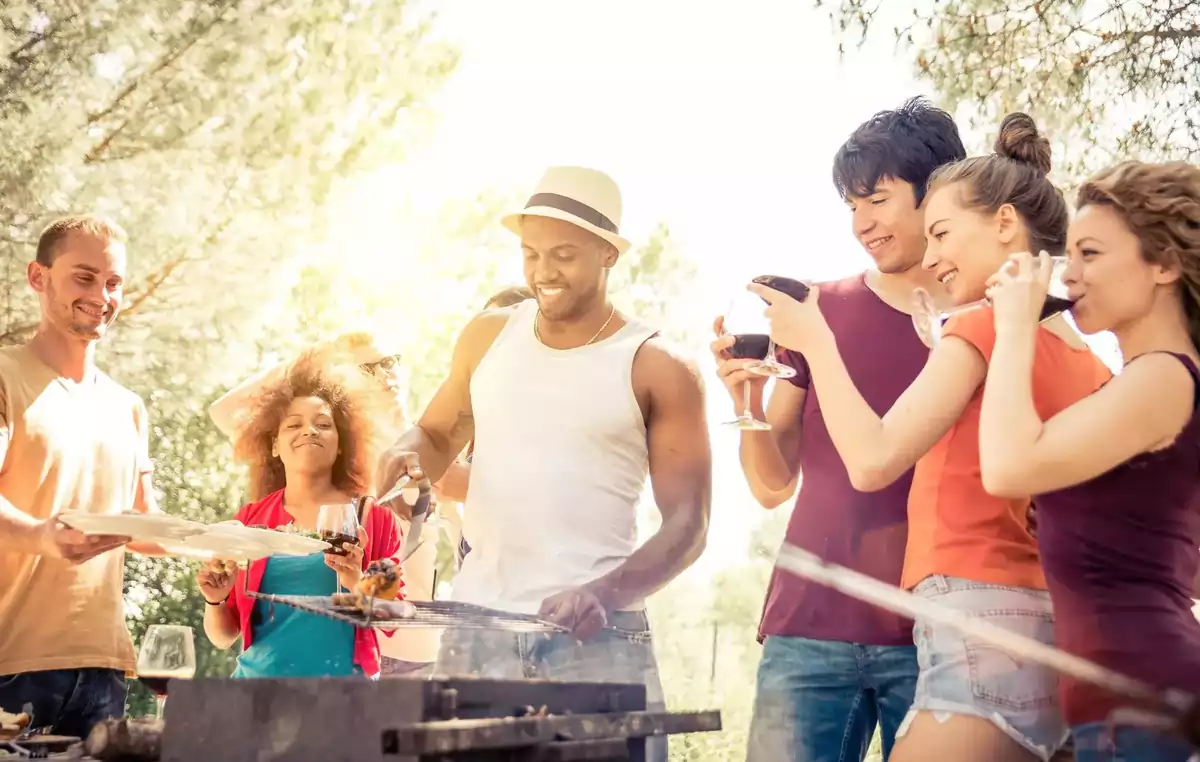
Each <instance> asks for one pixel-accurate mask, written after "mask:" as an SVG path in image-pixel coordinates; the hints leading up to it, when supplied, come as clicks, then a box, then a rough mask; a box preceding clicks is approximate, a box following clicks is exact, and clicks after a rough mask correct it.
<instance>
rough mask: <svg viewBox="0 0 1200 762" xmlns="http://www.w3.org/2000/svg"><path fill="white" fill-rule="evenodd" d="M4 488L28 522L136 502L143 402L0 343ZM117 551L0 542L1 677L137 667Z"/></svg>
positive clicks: (0, 488)
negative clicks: (62, 555)
mask: <svg viewBox="0 0 1200 762" xmlns="http://www.w3.org/2000/svg"><path fill="white" fill-rule="evenodd" d="M0 426H3V429H4V433H5V434H6V435H7V437H8V452H7V454H6V455H5V457H4V462H3V464H2V465H0V495H3V496H4V497H5V498H6V499H7V500H8V501H9V502H10V503H12V504H13V505H14V506H16V507H17V509H18V510H21V511H25V512H26V513H28V514H30V515H31V516H33V517H34V518H36V519H47V518H50V517H51V516H55V515H58V514H65V513H71V512H77V511H78V512H87V513H98V514H114V513H120V512H121V511H126V510H130V509H132V508H133V504H134V499H135V496H136V495H137V488H138V482H139V481H140V480H141V477H142V475H143V474H145V473H148V472H149V471H150V470H151V468H152V464H151V462H150V456H149V451H148V425H147V414H146V408H145V406H144V405H143V404H142V400H141V399H140V398H139V397H138V396H137V395H136V394H134V393H133V392H131V391H129V390H128V389H125V388H124V387H122V386H121V385H120V384H118V383H117V382H115V381H113V380H112V379H111V378H109V377H108V376H107V375H105V374H104V373H101V372H99V371H97V372H96V373H95V376H94V377H93V378H92V379H90V380H88V381H85V382H84V383H82V384H76V383H75V382H73V381H71V380H69V379H64V378H62V377H60V376H59V375H58V374H57V373H55V372H54V371H53V370H52V369H51V368H50V367H49V366H47V365H46V364H45V363H43V362H42V361H41V360H39V359H38V358H37V356H36V355H34V354H33V352H31V351H30V350H29V349H28V348H27V347H25V346H17V347H4V348H0ZM124 562H125V552H124V550H121V549H118V550H113V551H109V552H108V553H104V554H102V555H100V556H97V557H96V558H93V559H91V560H90V561H87V562H86V563H83V564H79V565H72V564H69V563H67V562H66V561H60V560H57V559H52V558H47V557H43V556H36V555H30V554H27V553H22V552H20V548H0V675H7V674H15V673H20V672H36V671H42V670H49V669H81V668H88V667H93V668H103V669H118V670H124V671H125V672H126V673H128V674H133V670H134V665H135V661H134V652H133V642H132V641H131V640H130V637H129V632H128V630H127V629H126V627H125V606H124V598H123V596H122V581H123V577H124V565H125V564H124Z"/></svg>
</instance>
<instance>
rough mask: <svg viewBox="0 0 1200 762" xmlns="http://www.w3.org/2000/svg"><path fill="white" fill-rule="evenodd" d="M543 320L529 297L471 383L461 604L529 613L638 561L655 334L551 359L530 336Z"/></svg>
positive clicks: (458, 583) (639, 329)
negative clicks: (641, 401) (644, 349)
mask: <svg viewBox="0 0 1200 762" xmlns="http://www.w3.org/2000/svg"><path fill="white" fill-rule="evenodd" d="M536 314H537V302H535V301H534V300H532V299H530V300H528V301H526V302H522V303H521V304H519V305H517V307H516V308H515V309H514V311H513V314H512V315H511V316H510V317H509V319H508V323H507V324H506V325H505V326H504V328H503V329H502V330H501V331H500V334H499V335H498V336H497V337H496V340H495V341H494V342H493V343H492V346H491V348H490V349H489V350H488V351H487V353H486V354H485V355H484V357H483V359H482V360H481V361H480V363H479V366H478V367H477V368H476V370H475V374H474V376H473V377H472V379H471V406H472V410H473V412H474V415H475V451H474V457H473V459H472V462H471V479H470V485H469V487H468V490H467V500H466V503H465V504H464V506H463V534H464V536H465V537H466V539H467V542H468V543H469V544H470V546H471V551H470V552H469V553H468V554H467V556H466V558H464V559H463V564H462V568H461V569H460V570H459V572H458V576H457V577H456V578H455V580H454V599H455V600H458V601H463V602H467V603H474V604H478V605H481V606H491V607H493V608H498V609H503V610H506V611H513V612H519V613H526V614H534V613H537V610H538V607H539V606H540V605H541V603H542V601H543V600H544V599H545V598H546V597H547V596H550V595H553V594H554V593H557V592H561V591H563V590H565V589H567V588H571V587H575V586H578V585H582V584H584V583H587V582H591V581H592V580H594V579H596V578H597V577H600V576H603V575H604V574H607V573H608V572H610V571H612V570H613V569H614V568H616V567H617V566H619V565H620V564H621V563H622V562H623V561H624V560H625V559H626V558H628V557H629V555H630V554H631V553H633V550H634V548H635V546H636V544H637V503H638V498H639V497H640V495H641V493H642V489H643V488H644V487H645V484H646V474H647V472H648V470H649V458H648V451H647V448H646V424H645V422H644V421H643V420H642V411H641V408H640V407H639V406H638V402H637V399H636V397H635V396H634V393H633V358H634V355H635V354H637V351H638V349H639V348H640V347H641V346H642V344H643V343H645V341H646V340H647V339H649V338H650V337H651V336H654V335H655V334H656V333H657V331H656V330H654V329H652V328H649V327H647V326H645V325H642V324H641V323H638V322H635V321H630V322H629V323H627V324H626V325H625V326H623V327H622V328H621V330H619V331H617V332H616V333H615V334H613V335H612V336H610V337H609V338H607V339H604V340H602V341H598V342H596V343H595V344H591V345H588V346H585V347H579V348H577V349H567V350H559V349H551V348H550V347H547V346H546V345H544V344H542V343H541V342H540V341H538V340H537V338H535V337H534V335H533V319H534V316H535V315H536ZM641 606H642V603H641V602H640V601H639V602H637V603H636V604H634V606H632V608H641Z"/></svg>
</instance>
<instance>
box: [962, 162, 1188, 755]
mask: <svg viewBox="0 0 1200 762" xmlns="http://www.w3.org/2000/svg"><path fill="white" fill-rule="evenodd" d="M1076 207H1077V210H1078V211H1077V212H1076V215H1075V219H1074V221H1073V222H1072V223H1071V227H1070V230H1069V231H1068V235H1067V244H1068V245H1067V253H1068V263H1069V264H1068V267H1067V271H1066V273H1065V275H1064V276H1063V282H1064V283H1065V284H1066V286H1067V288H1068V295H1069V296H1070V298H1071V299H1072V300H1074V306H1073V307H1072V310H1071V312H1072V314H1073V316H1074V318H1075V324H1076V325H1077V326H1079V330H1081V331H1082V332H1084V333H1086V334H1095V333H1099V332H1101V331H1111V332H1112V333H1113V335H1115V336H1116V338H1117V343H1118V345H1119V346H1120V348H1121V355H1122V357H1123V359H1124V363H1125V367H1124V369H1123V370H1122V371H1121V373H1120V375H1118V376H1116V377H1115V378H1113V380H1112V381H1111V382H1110V383H1108V384H1106V385H1105V386H1104V387H1102V388H1101V389H1099V390H1098V391H1096V392H1095V393H1093V394H1091V395H1090V396H1088V397H1085V398H1083V399H1081V400H1080V401H1078V402H1076V403H1075V404H1073V405H1071V406H1069V407H1067V408H1066V409H1064V410H1063V411H1061V412H1059V413H1058V414H1056V415H1053V416H1047V418H1048V420H1045V421H1044V422H1043V418H1042V416H1041V415H1039V413H1040V412H1041V411H1040V409H1039V408H1037V407H1035V405H1034V403H1033V398H1032V396H1031V393H1030V360H1031V358H1032V352H1031V350H1030V342H1031V341H1032V336H1033V335H1034V332H1035V331H1036V330H1037V328H1036V326H1037V318H1036V316H1037V313H1038V310H1039V309H1040V307H1041V305H1042V303H1043V302H1044V301H1045V298H1046V289H1047V286H1048V284H1049V281H1050V268H1049V265H1048V263H1047V261H1046V258H1045V257H1044V256H1042V257H1037V258H1035V257H1033V256H1031V255H1029V254H1018V255H1016V256H1014V258H1013V261H1012V262H1011V263H1010V266H1007V267H1004V268H1001V270H1000V272H998V273H997V274H996V275H995V276H993V278H992V286H991V289H990V291H989V294H990V295H991V297H992V300H993V302H994V304H995V321H996V345H995V349H994V352H993V355H992V362H991V365H990V366H989V367H988V375H987V386H986V391H985V392H984V396H983V408H982V411H981V417H980V463H981V466H982V473H983V483H984V485H985V486H986V487H987V488H988V491H990V492H993V493H995V494H999V495H1036V496H1037V497H1035V498H1034V502H1035V504H1036V506H1037V512H1038V522H1037V539H1038V545H1039V547H1040V549H1041V555H1042V564H1043V567H1044V569H1045V572H1046V581H1047V583H1048V586H1049V589H1050V597H1051V599H1052V601H1053V603H1054V616H1055V625H1054V630H1055V640H1056V642H1057V644H1058V645H1059V647H1061V648H1063V649H1064V650H1066V651H1068V652H1070V653H1073V654H1076V655H1078V656H1082V657H1084V658H1087V659H1091V660H1092V661H1095V662H1097V663H1099V664H1101V665H1103V666H1105V667H1108V668H1110V669H1115V670H1117V671H1120V672H1124V673H1125V674H1128V675H1130V676H1132V677H1135V678H1138V679H1140V680H1142V681H1143V682H1145V683H1148V684H1150V685H1153V686H1155V687H1158V688H1161V689H1167V688H1174V689H1178V690H1182V691H1185V692H1188V693H1191V694H1193V695H1195V694H1200V622H1197V621H1196V618H1195V616H1194V615H1193V614H1192V599H1191V596H1192V594H1193V585H1194V583H1195V580H1196V574H1197V571H1198V570H1200V554H1198V553H1197V552H1196V548H1197V546H1200V469H1198V468H1197V463H1198V462H1200V457H1198V456H1200V414H1197V411H1198V401H1200V369H1198V368H1197V366H1198V365H1200V350H1198V347H1200V168H1197V167H1195V166H1192V165H1189V164H1184V163H1182V162H1180V163H1170V164H1149V163H1144V162H1137V161H1132V162H1126V163H1123V164H1119V165H1117V166H1116V167H1113V168H1111V169H1108V170H1105V171H1104V172H1101V173H1100V174H1098V175H1096V176H1095V177H1092V178H1090V179H1088V180H1087V181H1086V182H1084V183H1083V185H1082V186H1081V187H1080V189H1079V193H1078V196H1077V199H1076ZM1059 696H1060V701H1061V705H1062V709H1063V714H1064V715H1065V717H1066V720H1067V722H1068V724H1069V725H1070V726H1071V735H1072V737H1073V739H1074V742H1075V759H1077V760H1086V761H1087V762H1099V760H1112V759H1128V760H1146V761H1151V760H1153V761H1154V762H1159V761H1163V762H1166V761H1167V760H1171V761H1173V762H1184V760H1187V759H1189V758H1190V757H1191V749H1190V748H1189V747H1188V745H1187V744H1186V743H1184V742H1183V741H1182V740H1178V739H1175V738H1171V737H1167V736H1160V735H1156V734H1154V733H1151V732H1149V731H1146V730H1141V729H1138V728H1126V727H1119V726H1118V727H1112V726H1110V725H1109V722H1108V718H1109V715H1110V713H1111V711H1112V710H1113V709H1114V708H1116V707H1117V706H1119V705H1120V704H1122V703H1127V702H1123V701H1122V699H1121V697H1120V696H1114V695H1112V694H1109V693H1107V692H1105V691H1103V690H1101V689H1098V688H1096V687H1094V686H1092V685H1089V684H1086V683H1080V682H1078V681H1075V680H1071V679H1069V678H1062V679H1060V680H1059ZM1193 732H1194V731H1193Z"/></svg>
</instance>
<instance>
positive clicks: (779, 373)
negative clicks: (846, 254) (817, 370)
mask: <svg viewBox="0 0 1200 762" xmlns="http://www.w3.org/2000/svg"><path fill="white" fill-rule="evenodd" d="M751 282H752V283H757V284H759V285H760V286H766V287H767V288H771V289H774V290H776V291H779V292H781V293H784V294H787V295H788V296H790V297H792V298H793V299H795V300H796V301H798V302H802V301H804V300H805V299H807V298H808V293H809V288H808V284H806V283H803V282H802V281H798V280H796V279H794V278H785V277H784V276H782V275H760V276H758V277H757V278H755V279H754V280H753V281H751ZM764 301H765V300H764ZM746 370H748V371H750V372H751V373H757V374H758V375H760V376H774V377H775V378H792V377H793V376H795V375H796V369H795V368H793V367H791V366H790V365H784V364H783V363H781V362H779V360H777V359H776V358H775V343H774V342H771V343H770V344H769V345H768V347H767V353H766V354H765V355H764V356H763V361H762V362H760V363H755V364H754V365H752V366H750V367H747V368H746Z"/></svg>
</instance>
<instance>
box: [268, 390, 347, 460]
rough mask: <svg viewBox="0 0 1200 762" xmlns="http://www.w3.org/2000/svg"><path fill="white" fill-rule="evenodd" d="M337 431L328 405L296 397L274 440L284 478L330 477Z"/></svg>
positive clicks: (335, 453)
mask: <svg viewBox="0 0 1200 762" xmlns="http://www.w3.org/2000/svg"><path fill="white" fill-rule="evenodd" d="M339 444H340V443H339V441H338V431H337V426H336V425H335V424H334V420H333V411H332V409H331V408H330V406H329V403H328V402H326V401H325V400H323V399H321V398H320V397H297V398H296V399H294V400H292V401H291V404H289V405H288V407H287V411H286V412H285V413H284V416H283V420H282V421H280V423H279V429H278V431H277V433H276V437H275V450H276V452H277V453H278V455H279V459H280V460H282V461H283V469H284V472H285V473H286V474H288V475H289V478H290V476H291V475H295V474H310V475H311V474H320V473H332V471H333V464H334V461H336V460H337V457H338V447H339Z"/></svg>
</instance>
